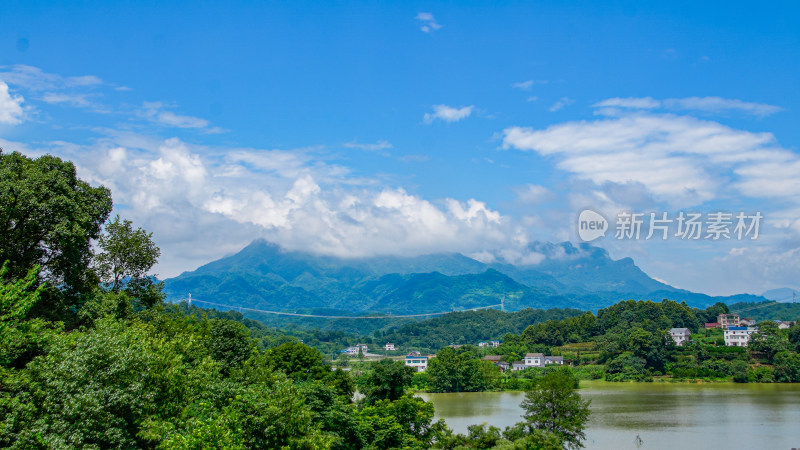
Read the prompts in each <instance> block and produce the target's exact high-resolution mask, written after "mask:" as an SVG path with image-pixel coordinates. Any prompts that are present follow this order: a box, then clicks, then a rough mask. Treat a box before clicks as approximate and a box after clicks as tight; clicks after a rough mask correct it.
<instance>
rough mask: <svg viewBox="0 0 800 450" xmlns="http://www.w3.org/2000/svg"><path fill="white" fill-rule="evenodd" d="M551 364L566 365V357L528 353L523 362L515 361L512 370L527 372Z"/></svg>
mask: <svg viewBox="0 0 800 450" xmlns="http://www.w3.org/2000/svg"><path fill="white" fill-rule="evenodd" d="M484 359H485V357H484ZM549 364H557V365H564V357H563V356H544V354H542V353H528V354H526V355H525V358H524V359H523V360H522V361H514V362H513V363H512V364H511V370H525V369H529V368H531V367H545V366H547V365H549Z"/></svg>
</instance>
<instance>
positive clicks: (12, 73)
mask: <svg viewBox="0 0 800 450" xmlns="http://www.w3.org/2000/svg"><path fill="white" fill-rule="evenodd" d="M0 70H2V72H0V80H3V81H5V82H6V83H9V84H13V85H15V86H20V87H23V88H26V89H30V90H32V91H52V90H56V89H59V90H60V89H65V88H74V87H87V86H97V85H101V84H103V80H101V79H100V78H98V77H96V76H94V75H83V76H77V77H62V76H61V75H57V74H53V73H47V72H44V71H42V69H39V68H38V67H33V66H27V65H24V64H17V65H14V66H0Z"/></svg>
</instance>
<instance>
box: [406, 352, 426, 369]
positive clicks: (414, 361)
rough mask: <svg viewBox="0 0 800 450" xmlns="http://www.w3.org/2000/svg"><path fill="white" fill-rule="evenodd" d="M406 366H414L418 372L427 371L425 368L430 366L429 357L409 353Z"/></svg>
mask: <svg viewBox="0 0 800 450" xmlns="http://www.w3.org/2000/svg"><path fill="white" fill-rule="evenodd" d="M417 353H419V352H417ZM406 366H408V367H411V368H413V369H414V370H415V371H417V372H425V369H427V368H428V357H427V356H421V355H413V354H409V355H408V356H406Z"/></svg>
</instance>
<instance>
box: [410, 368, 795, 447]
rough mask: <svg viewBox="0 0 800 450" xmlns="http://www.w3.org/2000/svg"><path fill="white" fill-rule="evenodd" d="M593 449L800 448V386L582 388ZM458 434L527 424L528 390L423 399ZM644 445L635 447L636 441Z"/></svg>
mask: <svg viewBox="0 0 800 450" xmlns="http://www.w3.org/2000/svg"><path fill="white" fill-rule="evenodd" d="M581 386H582V389H581V390H580V393H581V395H582V396H584V397H585V398H588V399H590V400H591V401H592V404H591V410H592V416H591V419H590V422H589V426H588V428H587V433H586V434H587V442H586V446H587V448H597V449H625V448H631V449H636V448H643V449H660V448H676V447H681V448H683V449H691V448H702V449H704V450H708V449H712V448H722V447H725V446H732V447H737V448H785V449H789V448H792V447H798V448H800V385H799V384H745V385H739V384H729V383H720V384H677V383H676V384H671V383H605V382H600V381H593V382H582V384H581ZM422 397H424V398H426V399H428V400H432V401H433V403H434V405H435V406H436V413H437V416H438V417H443V418H444V419H445V420H446V421H447V424H448V425H449V426H450V427H451V428H453V429H454V430H455V431H458V432H461V433H465V432H466V429H467V426H468V425H470V424H474V423H482V422H487V423H490V424H492V425H495V426H499V427H501V428H503V427H506V426H509V425H513V424H514V423H515V422H518V421H520V420H521V417H520V416H521V414H522V409H521V408H520V407H519V404H520V402H521V401H522V400H523V398H524V394H523V393H522V392H479V393H458V394H424V395H422ZM637 436H639V438H640V439H641V446H640V447H637V442H636V438H637Z"/></svg>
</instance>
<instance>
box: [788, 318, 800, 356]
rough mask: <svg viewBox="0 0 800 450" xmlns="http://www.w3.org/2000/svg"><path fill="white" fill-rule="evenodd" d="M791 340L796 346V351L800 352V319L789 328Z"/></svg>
mask: <svg viewBox="0 0 800 450" xmlns="http://www.w3.org/2000/svg"><path fill="white" fill-rule="evenodd" d="M789 342H790V343H791V344H792V345H793V346H794V351H796V352H800V321H798V322H797V323H795V324H794V326H793V327H792V328H791V329H789Z"/></svg>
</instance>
